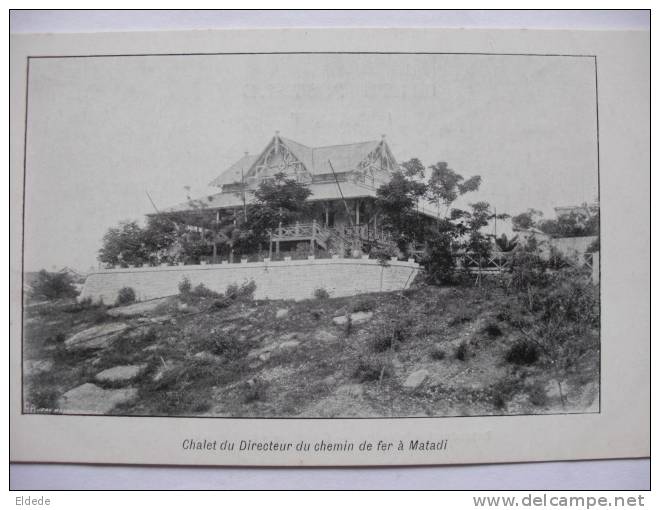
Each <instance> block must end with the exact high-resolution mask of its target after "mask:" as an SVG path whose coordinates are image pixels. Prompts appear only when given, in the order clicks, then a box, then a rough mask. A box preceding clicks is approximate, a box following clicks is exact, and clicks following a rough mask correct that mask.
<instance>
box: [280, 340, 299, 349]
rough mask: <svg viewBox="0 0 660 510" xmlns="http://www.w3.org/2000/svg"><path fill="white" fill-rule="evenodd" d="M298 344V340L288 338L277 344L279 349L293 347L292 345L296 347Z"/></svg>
mask: <svg viewBox="0 0 660 510" xmlns="http://www.w3.org/2000/svg"><path fill="white" fill-rule="evenodd" d="M299 345H300V342H299V341H298V340H288V341H286V342H282V343H281V344H279V345H278V347H279V348H280V349H293V348H294V347H298V346H299Z"/></svg>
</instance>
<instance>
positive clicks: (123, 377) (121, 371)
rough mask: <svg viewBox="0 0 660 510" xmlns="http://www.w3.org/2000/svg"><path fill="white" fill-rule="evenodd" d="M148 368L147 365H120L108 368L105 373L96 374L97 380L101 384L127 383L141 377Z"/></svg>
mask: <svg viewBox="0 0 660 510" xmlns="http://www.w3.org/2000/svg"><path fill="white" fill-rule="evenodd" d="M145 368H147V365H146V364H142V365H119V366H116V367H112V368H108V369H107V370H104V371H103V372H99V373H98V374H96V377H95V378H96V380H97V381H101V382H112V383H114V382H126V381H130V380H132V379H135V378H136V377H137V376H138V375H140V374H141V373H142V372H143V371H144V369H145Z"/></svg>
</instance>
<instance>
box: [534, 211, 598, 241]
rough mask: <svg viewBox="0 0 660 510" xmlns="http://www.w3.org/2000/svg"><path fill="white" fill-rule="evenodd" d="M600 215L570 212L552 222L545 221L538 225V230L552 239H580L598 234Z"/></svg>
mask: <svg viewBox="0 0 660 510" xmlns="http://www.w3.org/2000/svg"><path fill="white" fill-rule="evenodd" d="M599 224H600V213H599V212H596V213H595V214H590V213H588V212H586V211H580V210H578V211H571V212H569V213H565V214H560V215H559V216H557V218H556V219H554V220H545V221H542V222H540V223H539V224H538V227H539V229H540V230H542V231H543V232H545V233H546V234H548V235H551V236H553V237H582V236H595V235H598V234H599Z"/></svg>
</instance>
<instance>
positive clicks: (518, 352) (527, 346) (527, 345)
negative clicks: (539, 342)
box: [506, 340, 539, 365]
mask: <svg viewBox="0 0 660 510" xmlns="http://www.w3.org/2000/svg"><path fill="white" fill-rule="evenodd" d="M538 359H539V348H538V347H537V346H536V344H534V343H532V342H530V341H528V340H516V342H515V343H514V344H513V345H512V346H511V347H510V348H509V350H508V351H507V353H506V360H507V361H508V362H509V363H515V364H516V365H531V364H532V363H535V362H536V361H537V360H538Z"/></svg>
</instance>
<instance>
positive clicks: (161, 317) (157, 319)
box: [149, 315, 171, 323]
mask: <svg viewBox="0 0 660 510" xmlns="http://www.w3.org/2000/svg"><path fill="white" fill-rule="evenodd" d="M170 318H171V317H170V316H169V315H158V316H156V317H151V318H150V319H149V322H154V323H159V322H167V321H168V320H170Z"/></svg>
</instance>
